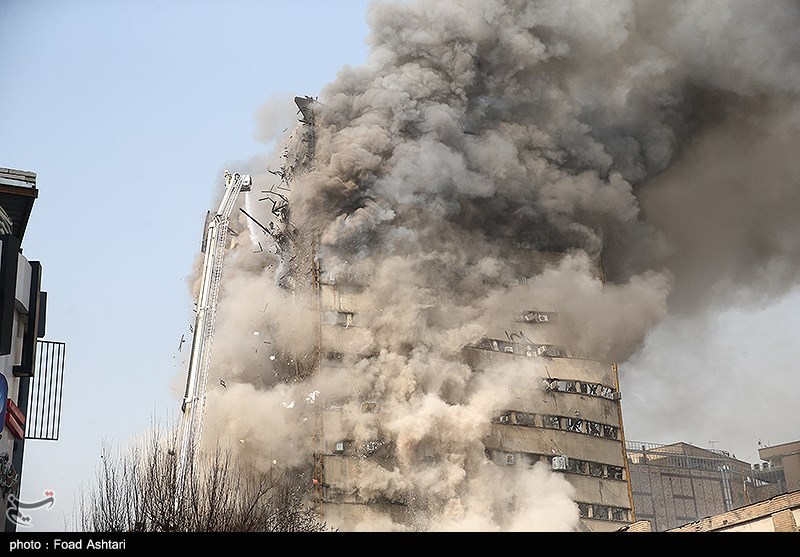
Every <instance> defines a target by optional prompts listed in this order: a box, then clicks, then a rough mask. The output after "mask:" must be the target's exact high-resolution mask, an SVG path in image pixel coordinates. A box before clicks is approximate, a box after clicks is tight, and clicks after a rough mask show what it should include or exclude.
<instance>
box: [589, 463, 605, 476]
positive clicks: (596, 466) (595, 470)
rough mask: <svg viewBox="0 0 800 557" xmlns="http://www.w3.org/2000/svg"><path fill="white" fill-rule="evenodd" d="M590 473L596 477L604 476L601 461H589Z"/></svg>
mask: <svg viewBox="0 0 800 557" xmlns="http://www.w3.org/2000/svg"><path fill="white" fill-rule="evenodd" d="M589 475H590V476H594V477H595V478H602V477H603V465H602V464H600V463H599V462H590V463H589Z"/></svg>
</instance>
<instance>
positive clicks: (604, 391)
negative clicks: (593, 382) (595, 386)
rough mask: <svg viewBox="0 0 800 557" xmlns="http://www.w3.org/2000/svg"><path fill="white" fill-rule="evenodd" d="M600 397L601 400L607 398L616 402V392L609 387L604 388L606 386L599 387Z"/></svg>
mask: <svg viewBox="0 0 800 557" xmlns="http://www.w3.org/2000/svg"><path fill="white" fill-rule="evenodd" d="M600 396H601V397H603V398H607V399H609V400H616V399H617V394H616V391H615V390H614V389H612V388H611V387H606V386H603V385H601V386H600Z"/></svg>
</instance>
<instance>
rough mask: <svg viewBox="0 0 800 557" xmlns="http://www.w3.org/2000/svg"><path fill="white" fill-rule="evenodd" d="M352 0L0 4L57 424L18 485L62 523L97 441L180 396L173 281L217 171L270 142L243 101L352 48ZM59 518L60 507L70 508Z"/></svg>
mask: <svg viewBox="0 0 800 557" xmlns="http://www.w3.org/2000/svg"><path fill="white" fill-rule="evenodd" d="M366 6H367V2H366V1H364V0H343V1H337V2H328V1H323V0H307V1H305V2H302V3H294V2H276V1H269V2H264V1H232V2H210V1H194V0H193V1H182V0H170V1H162V2H158V1H127V0H115V1H114V2H107V1H102V0H97V1H91V0H71V1H67V2H65V1H61V0H56V1H48V0H36V1H34V2H31V1H28V0H19V1H18V0H2V1H1V2H0V83H1V84H2V86H0V121H2V125H1V126H0V129H2V133H1V134H0V153H2V155H1V156H0V159H1V160H0V166H5V167H10V168H17V169H23V170H30V171H33V172H36V173H37V175H38V176H37V185H38V188H39V198H38V199H37V200H36V202H35V204H34V208H33V213H32V216H31V220H30V222H29V225H28V229H27V232H26V235H25V238H24V241H23V251H24V254H25V255H26V256H27V257H28V258H29V259H33V260H39V261H41V262H42V266H43V289H44V290H46V291H48V316H47V338H48V339H52V340H61V341H65V342H66V343H67V358H66V372H65V383H64V399H63V400H64V402H63V419H62V426H61V435H60V440H59V441H58V442H46V441H32V442H30V443H28V445H27V448H26V453H25V471H24V479H23V491H22V495H23V496H24V497H28V498H29V499H33V500H36V499H38V498H40V496H41V493H42V492H44V491H45V490H47V489H52V490H54V491H55V498H56V506H55V507H54V508H53V509H49V510H47V511H46V512H45V511H40V512H39V513H38V514H37V515H36V516H34V517H33V518H34V520H35V521H36V524H35V526H34V527H35V528H37V529H38V528H43V529H48V530H60V529H63V528H64V513H71V511H72V501H73V497H74V493H75V492H77V490H78V489H79V487H80V485H81V483H82V482H83V483H85V482H91V481H93V478H94V470H95V468H96V465H97V464H98V463H99V455H100V449H101V445H102V443H104V442H105V443H108V444H111V445H117V444H120V443H125V442H127V440H129V439H130V438H131V437H132V436H134V435H137V434H140V433H143V432H145V431H146V430H147V429H148V428H149V426H150V424H151V422H152V420H153V419H154V418H155V419H157V420H161V421H165V420H166V419H168V418H170V417H172V416H173V415H174V413H175V412H176V411H177V410H178V408H179V399H180V397H181V396H182V394H183V393H182V392H180V393H178V392H174V389H173V388H172V387H173V384H174V383H175V378H176V376H180V375H181V374H184V373H185V367H184V365H183V362H184V360H183V357H184V355H185V352H186V350H185V349H186V348H187V345H184V350H183V351H182V352H178V345H179V340H180V337H181V335H182V334H186V336H187V338H189V329H188V325H189V323H190V321H191V320H192V319H193V315H194V314H193V313H192V300H191V297H190V293H189V287H188V284H187V277H188V276H189V275H190V274H191V272H192V266H193V265H194V263H195V258H196V257H197V255H198V253H199V249H200V243H201V241H202V236H203V225H204V220H205V214H206V211H207V210H209V209H215V208H216V205H215V202H216V200H217V197H216V196H217V195H218V193H219V192H220V191H221V190H222V188H223V186H224V177H223V171H224V170H225V168H229V167H230V168H231V170H234V171H235V170H237V169H236V168H235V166H236V165H237V163H238V161H243V160H246V159H249V158H250V157H252V156H254V155H259V154H265V153H267V152H268V151H271V146H270V145H267V144H264V143H262V142H259V141H257V140H256V136H257V135H258V134H257V126H256V118H255V115H256V112H257V111H258V109H259V108H260V107H261V106H263V105H264V104H265V103H267V102H268V101H270V99H273V98H285V99H286V101H287V111H288V112H289V113H290V114H293V113H294V112H295V109H296V107H295V106H294V105H293V104H292V103H291V98H292V96H293V95H306V94H308V95H316V94H318V92H319V90H320V89H321V88H322V87H323V86H324V85H325V84H327V83H329V82H330V81H332V80H333V79H334V78H335V76H336V73H337V71H338V70H339V69H340V68H341V67H342V66H343V65H345V64H350V65H358V64H360V63H362V62H363V61H364V60H365V58H366V55H367V46H366V43H365V38H366V35H367V32H368V29H367V24H366V19H365V13H366ZM69 520H71V519H69Z"/></svg>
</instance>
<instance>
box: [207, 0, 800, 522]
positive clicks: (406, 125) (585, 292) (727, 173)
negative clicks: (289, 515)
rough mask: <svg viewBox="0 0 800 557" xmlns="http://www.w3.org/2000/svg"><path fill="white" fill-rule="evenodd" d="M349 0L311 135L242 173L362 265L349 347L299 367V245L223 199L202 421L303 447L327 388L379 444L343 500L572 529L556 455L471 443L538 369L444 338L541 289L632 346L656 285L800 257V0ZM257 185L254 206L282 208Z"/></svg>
mask: <svg viewBox="0 0 800 557" xmlns="http://www.w3.org/2000/svg"><path fill="white" fill-rule="evenodd" d="M368 17H369V21H370V24H371V29H372V33H371V36H370V39H369V40H370V44H371V54H370V56H369V59H368V61H367V63H366V64H364V65H363V66H362V67H357V68H351V67H345V68H343V69H342V70H341V71H340V73H339V75H338V77H337V79H336V80H335V81H334V82H333V83H331V84H330V85H329V86H327V87H326V88H325V89H324V90H323V91H321V92H320V95H319V103H318V104H316V105H315V106H314V118H315V121H314V129H315V134H314V136H313V137H310V136H308V135H307V133H305V132H304V131H303V130H304V129H305V130H307V129H308V127H309V126H308V125H307V124H299V125H298V127H297V128H296V129H295V130H294V131H293V133H292V135H291V136H290V137H288V138H287V140H286V142H285V144H283V145H281V146H280V148H279V150H278V151H277V152H276V153H275V154H274V155H273V156H272V157H271V158H270V160H268V161H266V163H265V161H258V163H259V164H260V165H261V166H260V167H258V168H256V167H253V168H243V169H241V170H242V171H243V172H248V171H249V172H251V173H252V174H253V175H254V176H255V177H256V185H255V186H254V188H253V189H254V192H253V193H252V194H250V195H251V196H258V195H259V194H258V192H259V190H264V189H267V188H272V189H273V191H274V192H283V193H282V194H283V195H285V196H286V200H287V201H288V202H289V207H290V211H291V212H290V221H291V226H292V227H293V228H291V230H292V231H294V232H293V233H294V234H296V235H297V234H301V235H303V238H305V240H306V241H307V242H313V243H314V245H315V246H316V253H317V255H318V257H319V261H320V262H321V263H320V264H321V266H322V270H323V272H325V273H330V274H331V276H335V277H336V280H337V281H340V282H341V283H342V284H353V285H362V286H364V287H365V288H366V290H365V294H363V295H362V297H361V298H360V299H359V304H360V307H359V308H358V309H359V316H358V317H359V318H360V319H363V321H362V322H361V323H359V324H358V325H359V331H360V334H361V338H360V343H359V346H358V347H357V349H356V350H354V351H353V352H354V353H356V354H357V355H356V356H354V357H353V358H352V360H351V361H348V362H346V363H347V365H345V366H342V367H341V368H339V370H338V371H337V372H336V373H330V374H326V375H325V376H316V375H312V376H307V375H306V374H304V372H303V370H304V367H303V366H304V365H305V363H306V362H307V361H308V358H309V357H310V356H309V354H313V352H314V349H315V348H314V347H315V346H317V342H318V340H319V339H318V336H317V335H318V331H317V330H316V328H315V325H314V324H315V314H314V307H315V306H314V300H313V297H311V296H310V293H311V292H312V290H311V289H310V288H309V289H305V290H303V289H302V288H297V289H295V288H286V287H285V277H286V275H287V273H289V272H290V270H291V269H290V266H291V265H292V264H293V263H291V262H287V261H286V260H285V258H281V257H279V256H278V255H276V250H279V248H280V246H277V245H276V244H275V243H274V242H272V241H271V239H270V237H269V236H268V235H266V234H264V233H263V232H261V231H260V229H254V228H253V223H252V221H250V220H249V219H247V218H246V217H245V216H244V215H242V214H239V219H238V220H237V221H236V222H235V223H234V224H235V227H238V228H237V229H238V230H240V231H242V232H244V231H246V230H250V231H251V234H245V233H240V234H239V235H238V236H236V238H234V247H233V250H232V252H231V253H230V255H229V256H228V259H227V260H226V275H225V279H224V280H225V282H224V286H223V291H222V297H221V300H220V309H219V317H218V324H217V331H218V334H217V336H216V338H215V340H214V360H213V362H214V364H213V369H212V372H211V374H212V377H216V376H224V378H225V381H226V385H227V387H226V388H221V387H216V386H215V381H214V380H213V379H212V380H211V381H209V385H212V386H215V388H212V389H211V391H210V393H209V404H208V413H207V425H206V430H205V432H206V435H208V436H214V435H221V436H222V437H223V438H225V439H228V440H230V441H231V442H232V443H234V444H235V445H236V446H238V447H239V448H240V449H241V450H242V451H243V452H245V453H247V454H249V455H251V456H253V457H255V458H257V459H258V461H259V462H261V463H262V464H263V466H265V467H268V466H271V465H277V466H286V467H291V466H302V465H304V464H307V463H309V462H310V461H311V459H312V454H313V452H314V450H315V445H314V443H315V442H314V441H313V439H314V424H313V423H312V422H313V419H312V417H311V416H312V414H311V413H309V412H308V408H309V407H311V406H313V405H314V404H318V403H320V401H321V400H322V398H323V397H324V398H325V400H340V401H342V405H343V409H342V412H343V427H344V428H345V429H346V431H343V432H342V438H350V439H363V440H366V439H385V440H387V444H388V445H389V446H391V450H392V451H394V457H393V460H392V462H394V465H393V467H390V468H386V467H379V466H373V467H370V466H369V463H368V462H365V464H364V466H363V470H362V473H361V474H360V476H359V477H357V478H353V479H352V481H353V485H350V486H344V488H345V489H350V490H352V493H357V494H358V496H359V497H360V499H361V500H363V501H371V500H378V499H381V500H388V501H402V502H404V503H405V504H406V505H407V508H409V509H411V511H412V512H413V513H415V514H414V518H413V520H412V521H411V523H412V524H413V527H414V528H418V529H425V530H436V529H442V530H498V531H499V530H570V529H574V528H575V527H576V524H577V518H578V513H577V507H576V505H574V504H573V503H572V502H571V499H570V496H571V494H572V493H571V488H570V487H569V485H568V484H567V483H566V482H564V481H563V480H561V479H560V478H559V477H558V476H554V475H552V474H551V473H550V472H548V471H547V470H545V469H539V468H534V469H533V470H526V471H522V470H521V469H518V468H516V467H514V468H513V469H512V468H503V467H497V466H493V465H491V464H490V463H489V462H488V461H487V459H486V457H485V455H484V451H483V446H482V444H481V439H482V437H483V436H485V435H486V434H487V433H488V428H489V424H490V418H491V416H492V415H493V414H492V413H493V411H495V410H496V409H497V408H501V407H504V406H507V405H508V404H509V402H511V400H512V399H513V397H515V396H520V395H519V393H521V392H524V391H525V390H526V389H528V392H530V389H534V388H535V384H534V382H535V377H532V375H536V371H535V370H534V372H532V371H531V368H530V367H528V368H526V369H525V370H524V371H523V370H522V369H519V368H514V367H508V368H507V369H502V370H498V371H497V372H496V373H495V374H494V375H492V377H486V376H485V375H480V374H475V373H473V372H472V370H471V369H470V368H469V366H467V365H466V364H465V363H464V361H463V359H462V348H463V346H465V345H466V344H469V343H473V342H476V341H477V340H479V339H480V338H482V337H483V336H485V335H486V334H487V332H488V331H490V330H492V329H493V328H496V327H498V326H502V324H503V323H505V322H507V321H508V316H509V315H510V314H511V313H512V312H515V311H519V310H525V309H531V308H529V307H525V306H526V305H528V306H531V307H535V308H537V309H543V310H548V309H552V310H553V311H558V317H559V323H560V325H561V327H560V328H559V333H558V334H559V335H560V336H559V338H554V339H549V340H550V341H552V342H556V343H558V344H560V345H564V346H570V347H572V348H573V349H574V350H576V351H578V352H580V353H581V354H585V355H588V356H590V357H592V358H595V359H599V360H606V361H616V362H619V363H623V364H624V362H625V360H626V359H627V358H629V357H630V356H631V355H632V354H635V353H636V350H637V349H638V348H639V347H641V345H642V343H643V341H644V339H645V337H646V335H647V333H648V331H650V330H651V329H652V328H653V327H654V326H655V325H657V324H658V323H659V322H660V321H661V320H662V319H664V317H665V316H666V315H668V313H669V312H697V311H704V310H705V309H707V308H709V307H710V306H712V305H715V304H720V303H728V302H731V301H733V300H735V299H736V296H737V295H739V294H742V293H746V292H752V289H755V288H756V287H757V289H758V292H760V293H761V295H762V296H774V295H777V294H780V293H783V292H785V291H786V290H787V289H788V288H789V287H790V286H792V285H794V284H795V282H796V279H797V278H798V272H799V271H800V257H799V256H800V234H798V232H800V231H798V223H800V220H798V219H797V215H798V214H800V188H798V179H799V178H798V177H800V157H796V156H794V155H795V154H796V153H797V152H798V148H800V133H798V124H800V112H799V111H798V96H797V93H798V90H799V89H800V65H798V64H797V62H796V61H797V60H798V59H800V34H798V33H797V29H800V5H798V4H797V3H796V2H793V1H788V0H787V1H781V0H768V1H765V2H751V1H749V0H727V1H721V2H713V3H711V2H707V1H705V0H675V1H671V2H663V1H661V0H648V1H643V0H629V1H625V0H613V1H611V0H609V1H598V0H571V1H569V2H561V1H555V0H553V1H530V0H517V1H515V0H505V1H501V0H485V1H481V2H475V1H472V0H440V1H436V2H428V1H423V0H414V1H407V2H398V1H395V2H388V1H381V2H376V3H374V4H373V5H372V6H371V8H370V10H369V14H368ZM298 31H299V32H300V31H301V30H298ZM263 127H264V128H265V129H273V128H274V126H272V125H270V124H268V123H267V124H264V126H263ZM254 164H255V163H254ZM264 164H266V166H267V168H268V169H271V170H273V171H277V170H278V169H279V168H282V169H284V171H286V172H287V174H285V175H284V176H283V177H279V174H275V173H269V172H267V171H266V170H267V168H265V167H264ZM283 178H286V179H285V180H284V179H283ZM284 188H285V189H284ZM267 197H269V199H266V198H265V199H264V200H263V201H261V202H255V200H254V199H252V197H251V199H250V200H249V204H250V205H249V206H250V210H249V211H248V212H250V214H251V215H253V216H255V218H256V219H258V220H259V221H260V222H261V223H262V224H266V223H267V222H273V221H274V222H275V223H277V220H276V218H275V213H274V212H271V209H273V208H276V207H277V208H280V205H281V199H280V197H279V196H274V195H273V196H267ZM276 200H277V201H278V203H273V202H274V201H276ZM259 234H260V236H259ZM535 252H559V253H564V254H566V256H565V257H563V258H561V259H559V260H558V261H554V262H553V263H545V264H542V263H541V261H539V263H536V258H535V257H534V255H532V254H533V253H535ZM294 256H296V257H299V258H302V257H303V253H295V254H294ZM311 268H312V265H311V263H310V262H309V265H308V269H311ZM301 275H302V273H301V274H300V275H298V273H297V272H296V269H295V278H297V280H298V281H299V282H298V284H301V283H302V280H303V277H302V276H301ZM305 279H307V280H309V281H310V280H311V277H310V276H306V277H305ZM304 292H305V294H304ZM323 340H324V339H323ZM529 366H530V364H529ZM622 367H623V368H624V365H623V366H622ZM540 372H541V374H542V375H543V374H544V373H545V372H544V370H540ZM363 401H376V402H377V403H378V404H379V405H380V408H381V419H380V421H379V423H378V424H377V425H376V422H375V421H374V420H373V419H367V417H365V416H364V414H363V413H362V412H361V405H362V403H363ZM376 428H379V429H380V431H377V430H376ZM351 527H352V528H353V529H362V530H378V529H380V530H383V529H400V528H401V526H400V525H399V523H398V522H396V521H394V520H393V519H392V518H391V517H388V516H378V515H376V516H367V517H365V518H364V521H363V522H362V523H360V524H356V525H351ZM403 527H407V526H403Z"/></svg>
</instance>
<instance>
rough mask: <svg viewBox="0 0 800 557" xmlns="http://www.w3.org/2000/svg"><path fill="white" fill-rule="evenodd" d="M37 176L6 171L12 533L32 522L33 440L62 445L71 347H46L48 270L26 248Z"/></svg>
mask: <svg viewBox="0 0 800 557" xmlns="http://www.w3.org/2000/svg"><path fill="white" fill-rule="evenodd" d="M38 193H39V192H38V189H37V188H36V174H35V173H33V172H28V171H23V170H15V169H10V168H0V395H1V396H0V398H1V400H2V407H0V416H1V417H0V427H1V428H2V430H1V431H0V496H1V497H0V499H1V500H2V502H0V511H2V516H3V517H5V531H6V532H14V531H16V529H17V526H18V525H19V524H20V523H23V522H22V520H24V518H25V517H24V516H23V511H21V510H20V509H22V508H24V507H22V506H21V505H18V502H19V489H20V482H21V480H22V470H23V456H24V453H25V443H26V441H28V440H33V439H40V440H56V439H58V432H59V426H60V422H61V415H60V414H61V385H62V380H63V370H64V352H65V346H64V343H63V342H53V341H47V340H44V339H43V337H44V335H45V315H46V309H47V293H46V292H44V291H42V289H41V286H42V264H41V262H39V261H35V260H29V259H28V258H27V257H26V256H25V255H24V254H23V251H22V241H23V237H24V235H25V230H26V228H27V225H28V221H29V218H30V215H31V210H32V208H33V203H34V201H35V200H36V198H37V197H38Z"/></svg>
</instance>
